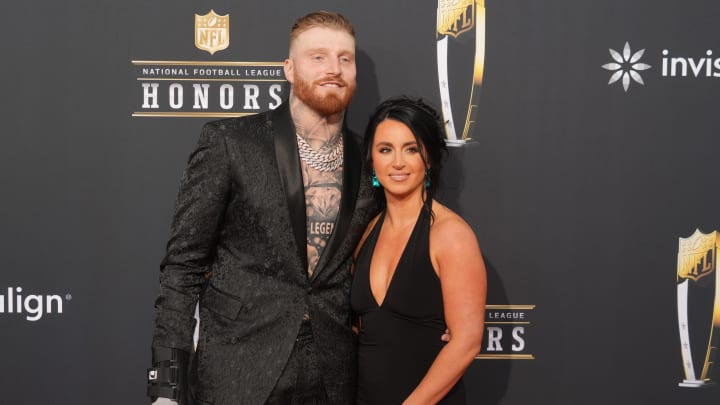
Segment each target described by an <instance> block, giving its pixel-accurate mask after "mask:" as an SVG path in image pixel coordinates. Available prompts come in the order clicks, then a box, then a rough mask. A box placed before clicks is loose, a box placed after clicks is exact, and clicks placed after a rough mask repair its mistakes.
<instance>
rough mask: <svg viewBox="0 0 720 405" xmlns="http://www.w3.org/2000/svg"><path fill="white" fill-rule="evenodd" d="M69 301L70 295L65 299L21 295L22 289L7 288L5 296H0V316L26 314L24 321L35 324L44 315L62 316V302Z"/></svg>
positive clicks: (39, 295) (47, 295)
mask: <svg viewBox="0 0 720 405" xmlns="http://www.w3.org/2000/svg"><path fill="white" fill-rule="evenodd" d="M71 300H72V295H70V294H66V295H65V297H61V296H60V295H55V294H52V295H51V294H46V295H41V294H30V295H23V289H22V287H8V289H7V294H4V295H0V314H27V315H25V319H26V320H28V321H31V322H35V321H38V320H40V319H42V317H43V315H45V314H62V313H63V302H64V301H71Z"/></svg>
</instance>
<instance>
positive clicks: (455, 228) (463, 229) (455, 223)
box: [430, 200, 475, 242]
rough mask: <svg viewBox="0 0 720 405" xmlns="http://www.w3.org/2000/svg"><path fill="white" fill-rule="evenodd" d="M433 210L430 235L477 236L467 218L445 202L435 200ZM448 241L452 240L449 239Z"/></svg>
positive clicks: (444, 236) (441, 236)
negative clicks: (444, 203)
mask: <svg viewBox="0 0 720 405" xmlns="http://www.w3.org/2000/svg"><path fill="white" fill-rule="evenodd" d="M432 210H433V222H432V226H431V227H430V235H431V237H432V236H433V234H434V235H435V236H437V237H440V238H447V237H453V236H456V237H457V236H463V235H464V236H470V235H472V236H473V237H475V233H474V232H473V230H472V228H471V227H470V225H468V223H467V222H465V220H464V219H463V218H462V217H461V216H460V215H458V214H457V213H455V211H453V210H451V209H450V208H448V207H446V206H444V205H443V204H441V203H439V202H437V201H434V200H433V205H432ZM448 242H452V240H449V241H448Z"/></svg>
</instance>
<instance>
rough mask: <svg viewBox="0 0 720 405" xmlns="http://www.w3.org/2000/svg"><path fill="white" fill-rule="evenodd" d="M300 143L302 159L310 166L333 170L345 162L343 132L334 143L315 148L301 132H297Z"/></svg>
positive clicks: (299, 148) (325, 170)
mask: <svg viewBox="0 0 720 405" xmlns="http://www.w3.org/2000/svg"><path fill="white" fill-rule="evenodd" d="M295 137H296V138H297V144H298V152H299V153H300V159H302V160H303V162H305V163H306V164H307V165H308V166H310V167H312V168H313V169H315V170H318V171H321V172H332V171H335V170H337V168H338V167H340V166H341V165H342V163H343V142H342V140H343V138H342V133H341V134H340V136H338V137H337V141H336V142H335V144H334V145H326V146H323V147H322V148H320V149H319V150H315V149H313V148H312V146H310V145H309V144H308V143H307V142H306V141H305V139H303V137H301V136H300V134H298V133H295Z"/></svg>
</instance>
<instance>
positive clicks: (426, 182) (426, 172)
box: [425, 169, 430, 188]
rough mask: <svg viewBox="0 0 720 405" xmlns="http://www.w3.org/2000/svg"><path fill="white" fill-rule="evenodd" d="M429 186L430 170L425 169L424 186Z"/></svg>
mask: <svg viewBox="0 0 720 405" xmlns="http://www.w3.org/2000/svg"><path fill="white" fill-rule="evenodd" d="M428 187H430V171H429V170H427V169H426V170H425V188H428Z"/></svg>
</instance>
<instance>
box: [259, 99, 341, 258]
mask: <svg viewBox="0 0 720 405" xmlns="http://www.w3.org/2000/svg"><path fill="white" fill-rule="evenodd" d="M270 120H271V122H272V129H273V142H274V144H275V158H276V160H277V167H278V172H279V174H280V181H281V182H282V185H283V188H284V189H285V196H286V197H287V202H288V209H289V211H290V223H291V224H292V231H293V234H294V235H295V244H296V247H297V255H298V257H299V258H300V260H301V262H302V264H303V270H304V271H307V267H308V260H307V229H306V228H307V224H306V222H307V219H306V214H305V188H304V187H303V179H302V173H301V171H300V157H299V155H298V150H297V140H296V139H295V132H296V130H295V125H294V124H293V122H292V119H291V117H290V106H289V103H288V102H287V101H286V102H284V103H282V104H281V105H280V106H279V107H278V108H277V109H275V110H274V111H272V113H271V114H270ZM343 197H344V195H343Z"/></svg>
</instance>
